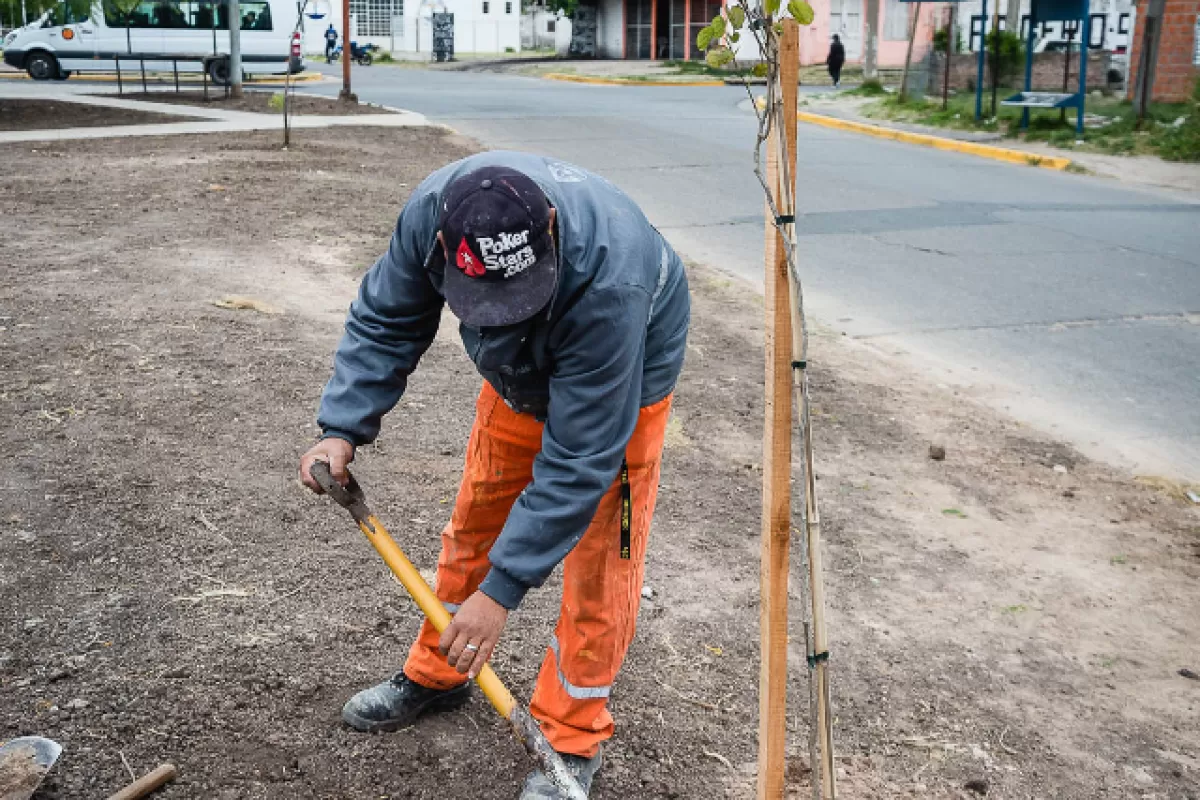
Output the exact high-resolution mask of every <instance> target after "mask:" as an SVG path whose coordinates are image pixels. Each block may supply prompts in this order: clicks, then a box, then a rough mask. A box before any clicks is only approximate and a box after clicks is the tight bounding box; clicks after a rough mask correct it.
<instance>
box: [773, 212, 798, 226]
mask: <svg viewBox="0 0 1200 800" xmlns="http://www.w3.org/2000/svg"><path fill="white" fill-rule="evenodd" d="M789 222H790V223H792V224H795V222H796V215H795V214H780V215H779V216H778V217H776V218H775V224H776V225H786V224H788V223H789Z"/></svg>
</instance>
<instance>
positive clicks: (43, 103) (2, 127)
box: [0, 98, 192, 131]
mask: <svg viewBox="0 0 1200 800" xmlns="http://www.w3.org/2000/svg"><path fill="white" fill-rule="evenodd" d="M189 119H192V117H179V116H175V115H173V114H154V113H151V112H149V111H134V110H132V109H126V108H105V107H103V106H85V105H82V104H80V103H60V102H57V101H54V100H24V99H14V98H0V131H40V130H50V129H55V128H95V127H100V126H104V125H152V124H158V123H163V122H186V121H187V120H189Z"/></svg>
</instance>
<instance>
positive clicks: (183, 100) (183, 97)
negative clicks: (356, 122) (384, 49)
mask: <svg viewBox="0 0 1200 800" xmlns="http://www.w3.org/2000/svg"><path fill="white" fill-rule="evenodd" d="M276 94H278V95H280V96H281V100H282V95H283V90H282V89H279V90H277V91H249V90H247V91H245V92H243V94H242V96H241V98H239V99H236V100H235V99H234V98H232V97H229V98H226V97H225V96H224V95H223V94H222V91H221V90H220V89H209V99H207V100H205V99H204V94H203V93H202V92H195V91H187V92H179V93H175V92H144V93H143V92H138V93H137V94H129V93H128V92H127V93H125V95H123V97H124V98H125V99H127V100H145V101H147V102H150V103H174V104H177V105H186V106H205V107H207V108H222V109H227V110H229V111H255V112H258V113H260V114H282V113H283V111H282V110H281V109H280V108H272V107H271V98H272V97H273V96H274V95H276ZM281 100H280V101H277V102H281ZM288 103H290V104H291V110H292V113H293V114H308V115H316V116H350V115H358V114H391V113H394V112H391V111H388V110H387V109H385V108H380V107H379V106H370V105H366V104H365V103H345V102H342V101H341V100H337V99H333V98H327V97H313V96H311V95H302V94H298V95H292V96H291V97H290V98H289V99H288Z"/></svg>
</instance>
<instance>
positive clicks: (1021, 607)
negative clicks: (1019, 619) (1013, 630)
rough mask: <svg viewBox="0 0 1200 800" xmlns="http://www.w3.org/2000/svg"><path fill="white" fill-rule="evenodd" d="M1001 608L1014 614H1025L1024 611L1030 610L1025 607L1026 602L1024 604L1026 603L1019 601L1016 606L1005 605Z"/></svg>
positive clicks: (1007, 612)
mask: <svg viewBox="0 0 1200 800" xmlns="http://www.w3.org/2000/svg"><path fill="white" fill-rule="evenodd" d="M1001 610H1002V611H1003V612H1004V613H1005V614H1012V615H1013V616H1016V615H1017V614H1024V613H1025V612H1026V611H1028V610H1029V609H1028V608H1026V607H1025V604H1024V603H1018V604H1017V605H1015V606H1005V607H1004V608H1003V609H1001Z"/></svg>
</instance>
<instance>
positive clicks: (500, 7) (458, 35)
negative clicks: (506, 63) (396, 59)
mask: <svg viewBox="0 0 1200 800" xmlns="http://www.w3.org/2000/svg"><path fill="white" fill-rule="evenodd" d="M444 12H449V13H452V14H454V51H455V52H456V53H519V52H520V51H521V0H437V1H436V2H433V0H350V30H351V36H350V38H351V39H352V40H353V41H356V42H358V43H359V44H367V43H370V44H375V45H378V46H379V47H380V48H382V49H384V50H387V51H389V52H393V53H396V54H399V55H401V56H403V55H406V54H408V55H411V56H418V57H419V56H420V55H422V54H430V53H431V51H432V45H433V25H432V22H431V20H430V18H431V17H432V15H433V14H435V13H444ZM331 24H332V25H333V27H334V30H336V31H337V32H338V37H339V41H344V40H345V36H344V35H343V31H342V15H341V5H340V3H339V4H331V3H330V2H329V0H316V2H314V1H313V0H309V4H308V6H307V7H306V10H305V37H304V39H305V42H306V43H307V45H308V47H310V48H311V49H312V50H313V51H314V52H315V51H318V50H320V49H321V48H322V47H323V46H324V38H323V36H322V33H323V32H324V31H325V30H326V28H328V27H329V25H331Z"/></svg>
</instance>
